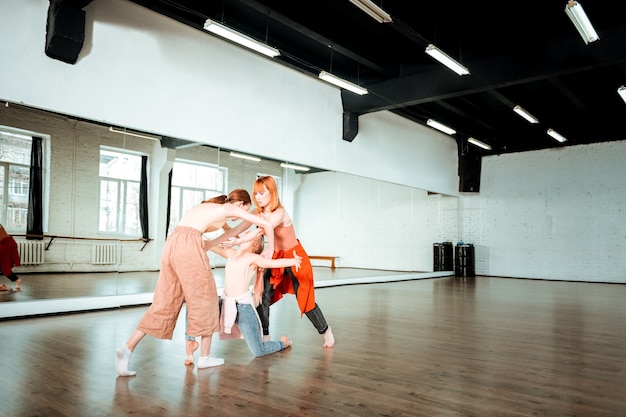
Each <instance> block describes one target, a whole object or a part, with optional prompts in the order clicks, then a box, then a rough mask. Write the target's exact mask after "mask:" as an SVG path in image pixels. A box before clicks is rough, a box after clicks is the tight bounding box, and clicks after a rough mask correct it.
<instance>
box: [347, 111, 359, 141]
mask: <svg viewBox="0 0 626 417" xmlns="http://www.w3.org/2000/svg"><path fill="white" fill-rule="evenodd" d="M357 133H359V116H358V115H356V114H355V113H350V112H344V113H343V140H347V141H348V142H352V140H353V139H354V138H355V137H356V135H357Z"/></svg>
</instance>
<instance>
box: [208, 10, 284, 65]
mask: <svg viewBox="0 0 626 417" xmlns="http://www.w3.org/2000/svg"><path fill="white" fill-rule="evenodd" d="M204 30H207V31H209V32H212V33H215V34H216V35H219V36H221V37H222V38H226V39H228V40H230V41H233V42H235V43H238V44H239V45H241V46H245V47H246V48H249V49H252V50H254V51H257V52H259V53H262V54H263V55H267V56H269V57H271V58H274V57H277V56H278V55H280V51H279V50H278V49H276V48H272V47H271V46H269V45H266V44H264V43H262V42H259V41H257V40H256V39H252V38H251V37H249V36H247V35H244V34H243V33H241V32H237V31H236V30H233V29H231V28H228V27H226V26H223V25H220V24H219V23H216V22H214V21H213V20H211V19H207V20H206V21H205V22H204Z"/></svg>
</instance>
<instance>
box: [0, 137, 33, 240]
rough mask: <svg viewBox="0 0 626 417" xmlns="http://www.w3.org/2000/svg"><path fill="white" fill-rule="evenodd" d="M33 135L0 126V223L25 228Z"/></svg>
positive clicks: (10, 228)
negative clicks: (14, 131)
mask: <svg viewBox="0 0 626 417" xmlns="http://www.w3.org/2000/svg"><path fill="white" fill-rule="evenodd" d="M31 147H32V139H31V137H29V136H26V135H23V134H18V133H13V132H11V131H9V130H5V128H3V127H0V223H2V224H3V225H4V227H5V229H7V231H9V232H11V233H15V232H22V233H25V232H26V219H27V217H28V190H29V184H30V151H31Z"/></svg>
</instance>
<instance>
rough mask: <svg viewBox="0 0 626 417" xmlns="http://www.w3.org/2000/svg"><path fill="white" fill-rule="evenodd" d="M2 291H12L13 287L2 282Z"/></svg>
mask: <svg viewBox="0 0 626 417" xmlns="http://www.w3.org/2000/svg"><path fill="white" fill-rule="evenodd" d="M0 291H12V290H11V288H9V287H7V286H6V285H4V284H0Z"/></svg>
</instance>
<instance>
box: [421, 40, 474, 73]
mask: <svg viewBox="0 0 626 417" xmlns="http://www.w3.org/2000/svg"><path fill="white" fill-rule="evenodd" d="M426 53H427V54H428V55H430V56H432V57H433V58H435V59H436V60H437V61H439V62H441V63H442V64H443V65H445V66H446V67H448V68H450V69H451V70H452V71H454V72H456V73H457V74H459V75H467V74H469V73H470V72H469V70H468V69H467V68H466V67H464V66H463V65H461V64H459V63H458V62H457V61H456V60H455V59H454V58H452V57H450V56H449V55H448V54H446V53H445V52H443V51H442V50H441V49H439V48H437V47H436V46H435V45H433V44H432V43H431V44H430V45H428V46H427V47H426Z"/></svg>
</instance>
